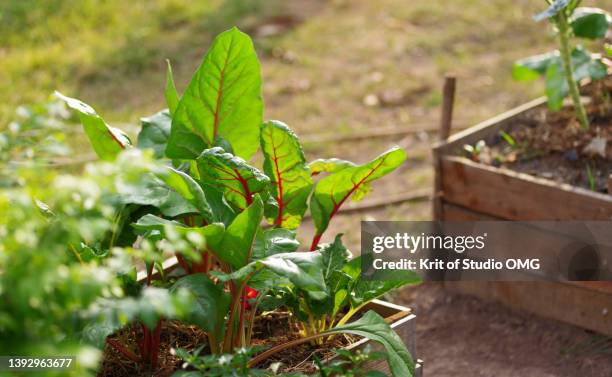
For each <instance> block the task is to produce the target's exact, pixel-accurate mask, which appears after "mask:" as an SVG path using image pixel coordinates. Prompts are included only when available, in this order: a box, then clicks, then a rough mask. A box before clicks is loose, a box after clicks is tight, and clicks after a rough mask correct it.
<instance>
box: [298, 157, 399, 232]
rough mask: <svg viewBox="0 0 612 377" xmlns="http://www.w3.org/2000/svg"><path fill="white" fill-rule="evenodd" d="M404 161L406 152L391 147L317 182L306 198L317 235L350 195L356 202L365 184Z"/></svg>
mask: <svg viewBox="0 0 612 377" xmlns="http://www.w3.org/2000/svg"><path fill="white" fill-rule="evenodd" d="M405 160H406V152H404V151H403V150H402V149H400V148H397V147H395V148H392V149H390V150H389V151H387V152H385V153H383V154H381V155H380V156H378V157H377V158H375V159H374V160H372V161H370V162H368V163H366V164H363V165H358V166H353V167H347V168H345V169H342V170H340V171H338V172H336V173H333V174H331V175H329V176H328V177H325V178H323V179H322V180H320V181H319V183H317V185H316V187H315V190H314V194H313V195H312V196H311V198H310V212H311V213H312V218H313V220H314V223H315V226H316V228H317V232H316V233H317V235H321V234H323V232H324V231H325V230H326V229H327V226H328V225H329V221H330V220H331V218H332V217H333V216H334V215H335V214H336V213H337V212H338V210H339V208H340V206H341V205H342V204H343V203H344V202H345V201H346V199H348V198H349V197H350V196H351V195H352V194H353V193H357V196H356V198H357V199H360V198H361V197H362V196H363V193H364V192H366V191H365V190H364V188H366V189H367V187H368V183H370V182H371V181H373V180H375V179H378V178H380V177H382V176H384V175H386V174H388V173H390V172H392V171H393V170H395V169H396V168H397V167H399V166H400V165H401V164H402V163H403V162H404V161H405Z"/></svg>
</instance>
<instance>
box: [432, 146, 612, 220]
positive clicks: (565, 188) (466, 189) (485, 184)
mask: <svg viewBox="0 0 612 377" xmlns="http://www.w3.org/2000/svg"><path fill="white" fill-rule="evenodd" d="M441 185H442V192H443V198H444V201H445V202H448V203H453V204H457V205H459V206H462V207H466V208H470V209H473V210H474V211H476V212H481V213H483V214H487V215H490V216H495V217H499V218H503V219H507V220H524V221H528V220H610V219H612V196H610V195H606V194H600V193H595V192H591V191H589V190H586V189H582V188H577V187H574V186H571V185H568V184H560V183H556V182H553V181H550V180H547V179H542V178H537V177H533V176H530V175H528V174H523V173H517V172H514V171H511V170H508V169H503V168H496V167H492V166H486V165H482V164H477V163H475V162H473V161H470V160H468V159H466V158H462V157H452V156H445V157H442V160H441ZM527 194H528V195H527Z"/></svg>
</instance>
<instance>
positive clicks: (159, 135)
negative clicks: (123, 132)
mask: <svg viewBox="0 0 612 377" xmlns="http://www.w3.org/2000/svg"><path fill="white" fill-rule="evenodd" d="M140 122H141V123H142V128H141V130H140V133H139V134H138V140H137V141H138V144H137V146H138V148H140V149H153V152H154V156H155V158H163V157H164V151H165V150H166V144H167V143H168V137H169V136H170V122H172V118H170V113H169V112H168V110H162V111H160V112H158V113H156V114H154V115H151V116H150V117H146V118H142V119H140Z"/></svg>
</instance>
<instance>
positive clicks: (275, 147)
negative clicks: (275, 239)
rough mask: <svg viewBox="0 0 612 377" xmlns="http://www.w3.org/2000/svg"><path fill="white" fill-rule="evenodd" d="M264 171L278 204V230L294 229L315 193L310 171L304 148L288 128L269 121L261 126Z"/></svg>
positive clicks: (282, 124) (276, 221)
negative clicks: (313, 192) (280, 227)
mask: <svg viewBox="0 0 612 377" xmlns="http://www.w3.org/2000/svg"><path fill="white" fill-rule="evenodd" d="M261 149H262V152H263V154H264V158H265V159H264V171H265V172H266V174H267V175H268V177H270V179H271V180H272V182H271V183H272V192H273V195H274V199H276V202H277V203H278V214H277V217H276V218H275V219H274V220H273V221H274V223H275V224H276V225H277V226H282V227H285V228H288V229H295V228H297V227H299V226H300V222H301V220H302V217H303V216H304V213H305V212H306V209H307V207H308V205H307V201H308V196H309V195H310V191H311V190H312V178H311V177H310V169H308V166H307V165H306V158H305V157H304V152H303V151H302V145H301V144H300V141H299V139H298V137H297V135H296V134H295V133H293V131H291V129H289V127H287V125H286V124H284V123H282V122H279V121H268V122H266V123H264V124H262V126H261Z"/></svg>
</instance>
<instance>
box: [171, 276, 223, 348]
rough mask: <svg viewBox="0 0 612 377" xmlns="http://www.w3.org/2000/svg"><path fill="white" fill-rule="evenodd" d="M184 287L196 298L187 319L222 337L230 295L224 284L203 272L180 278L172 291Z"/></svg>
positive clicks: (217, 336) (218, 337)
mask: <svg viewBox="0 0 612 377" xmlns="http://www.w3.org/2000/svg"><path fill="white" fill-rule="evenodd" d="M181 289H184V290H186V291H187V292H189V293H191V295H192V296H193V298H194V300H193V301H194V302H193V305H192V306H191V313H190V314H189V315H188V317H187V320H188V321H189V322H190V323H193V324H194V325H197V326H199V327H201V328H202V329H203V330H204V331H206V332H208V333H209V334H214V335H215V337H216V338H217V339H220V338H221V336H222V334H223V332H224V327H225V315H226V314H227V313H228V312H229V306H230V296H229V294H227V293H226V292H225V291H224V289H223V285H222V284H214V283H213V282H212V281H211V280H210V279H209V278H208V276H206V275H205V274H202V273H198V274H192V275H188V276H185V277H182V278H180V279H179V280H177V281H176V283H174V285H173V286H172V288H170V292H174V291H178V290H181Z"/></svg>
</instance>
